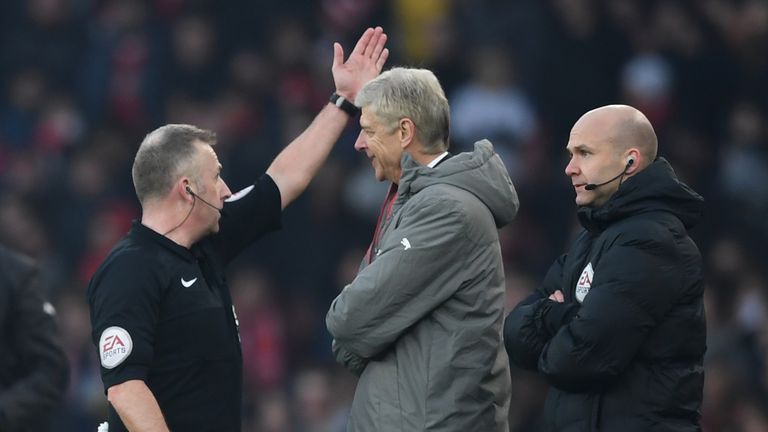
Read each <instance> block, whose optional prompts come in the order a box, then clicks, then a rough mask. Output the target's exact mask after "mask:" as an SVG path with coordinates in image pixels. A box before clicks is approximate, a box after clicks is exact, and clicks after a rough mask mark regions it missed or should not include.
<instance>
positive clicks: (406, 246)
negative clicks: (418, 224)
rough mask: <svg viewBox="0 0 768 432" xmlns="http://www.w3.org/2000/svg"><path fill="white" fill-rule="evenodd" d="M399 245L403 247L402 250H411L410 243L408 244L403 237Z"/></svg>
mask: <svg viewBox="0 0 768 432" xmlns="http://www.w3.org/2000/svg"><path fill="white" fill-rule="evenodd" d="M400 244H401V245H403V250H408V249H410V248H411V242H409V241H408V239H407V238H405V237H403V239H402V240H400Z"/></svg>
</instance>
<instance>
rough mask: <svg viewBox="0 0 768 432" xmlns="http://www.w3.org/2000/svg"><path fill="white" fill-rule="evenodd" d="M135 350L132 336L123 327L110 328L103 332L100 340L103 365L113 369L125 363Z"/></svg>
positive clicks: (100, 354)
mask: <svg viewBox="0 0 768 432" xmlns="http://www.w3.org/2000/svg"><path fill="white" fill-rule="evenodd" d="M131 350H133V341H132V340H131V335H130V334H128V332H127V331H126V330H125V329H124V328H122V327H109V328H107V329H106V330H104V331H103V332H101V338H99V357H100V358H101V365H102V366H104V367H105V368H106V369H112V368H114V367H115V366H117V365H119V364H120V363H122V362H124V361H125V359H126V358H128V356H129V355H131Z"/></svg>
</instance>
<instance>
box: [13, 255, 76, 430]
mask: <svg viewBox="0 0 768 432" xmlns="http://www.w3.org/2000/svg"><path fill="white" fill-rule="evenodd" d="M36 276H37V270H36V268H35V267H34V266H33V265H32V264H31V262H30V261H29V260H28V259H26V258H24V257H21V256H19V255H17V254H15V253H13V252H11V251H9V250H8V249H6V248H4V247H2V246H0V431H2V432H22V431H40V430H47V420H48V417H49V414H50V412H51V411H52V410H53V409H54V408H55V407H56V405H57V404H58V403H59V402H60V401H61V399H62V398H63V396H64V391H65V389H66V387H67V381H68V378H69V368H68V366H67V359H66V357H65V356H64V351H62V349H61V346H60V345H59V342H58V335H57V329H56V322H55V320H54V317H53V314H54V310H53V306H51V304H50V303H48V302H47V301H45V300H44V299H43V296H42V293H40V290H39V287H38V286H37V283H36V279H37V277H36Z"/></svg>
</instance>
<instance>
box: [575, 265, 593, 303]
mask: <svg viewBox="0 0 768 432" xmlns="http://www.w3.org/2000/svg"><path fill="white" fill-rule="evenodd" d="M594 277H595V271H594V270H592V263H589V264H587V266H586V267H584V270H582V271H581V276H579V281H578V282H576V301H578V302H579V303H582V302H583V301H584V298H585V297H586V296H587V294H589V289H590V288H592V279H593V278H594Z"/></svg>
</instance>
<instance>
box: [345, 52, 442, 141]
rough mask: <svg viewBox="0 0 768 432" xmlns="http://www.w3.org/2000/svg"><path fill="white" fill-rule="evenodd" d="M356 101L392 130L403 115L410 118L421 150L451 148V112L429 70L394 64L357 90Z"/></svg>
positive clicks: (433, 75)
mask: <svg viewBox="0 0 768 432" xmlns="http://www.w3.org/2000/svg"><path fill="white" fill-rule="evenodd" d="M355 104H356V105H357V106H359V107H361V108H364V107H368V109H369V110H370V111H371V113H373V114H374V115H375V116H376V117H378V118H379V120H381V121H382V122H383V123H384V124H385V125H386V126H388V127H389V128H390V132H391V131H394V130H395V128H397V125H398V123H399V122H400V120H401V119H403V118H409V119H411V121H413V123H414V124H415V125H416V135H417V136H418V138H419V140H420V141H421V143H422V150H423V151H424V152H426V153H428V154H437V153H441V152H444V151H446V150H447V149H448V145H449V141H448V139H449V138H448V136H449V133H450V117H451V112H450V108H449V107H448V100H447V99H446V98H445V92H444V91H443V88H442V87H441V86H440V82H439V81H438V80H437V77H436V76H435V74H434V73H432V71H430V70H427V69H414V68H402V67H398V68H392V69H390V70H388V71H386V72H384V73H382V74H381V75H379V76H378V77H376V78H375V79H374V80H372V81H370V82H368V83H367V84H366V85H365V86H364V87H363V88H362V89H361V90H360V91H359V92H358V93H357V97H356V98H355Z"/></svg>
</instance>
